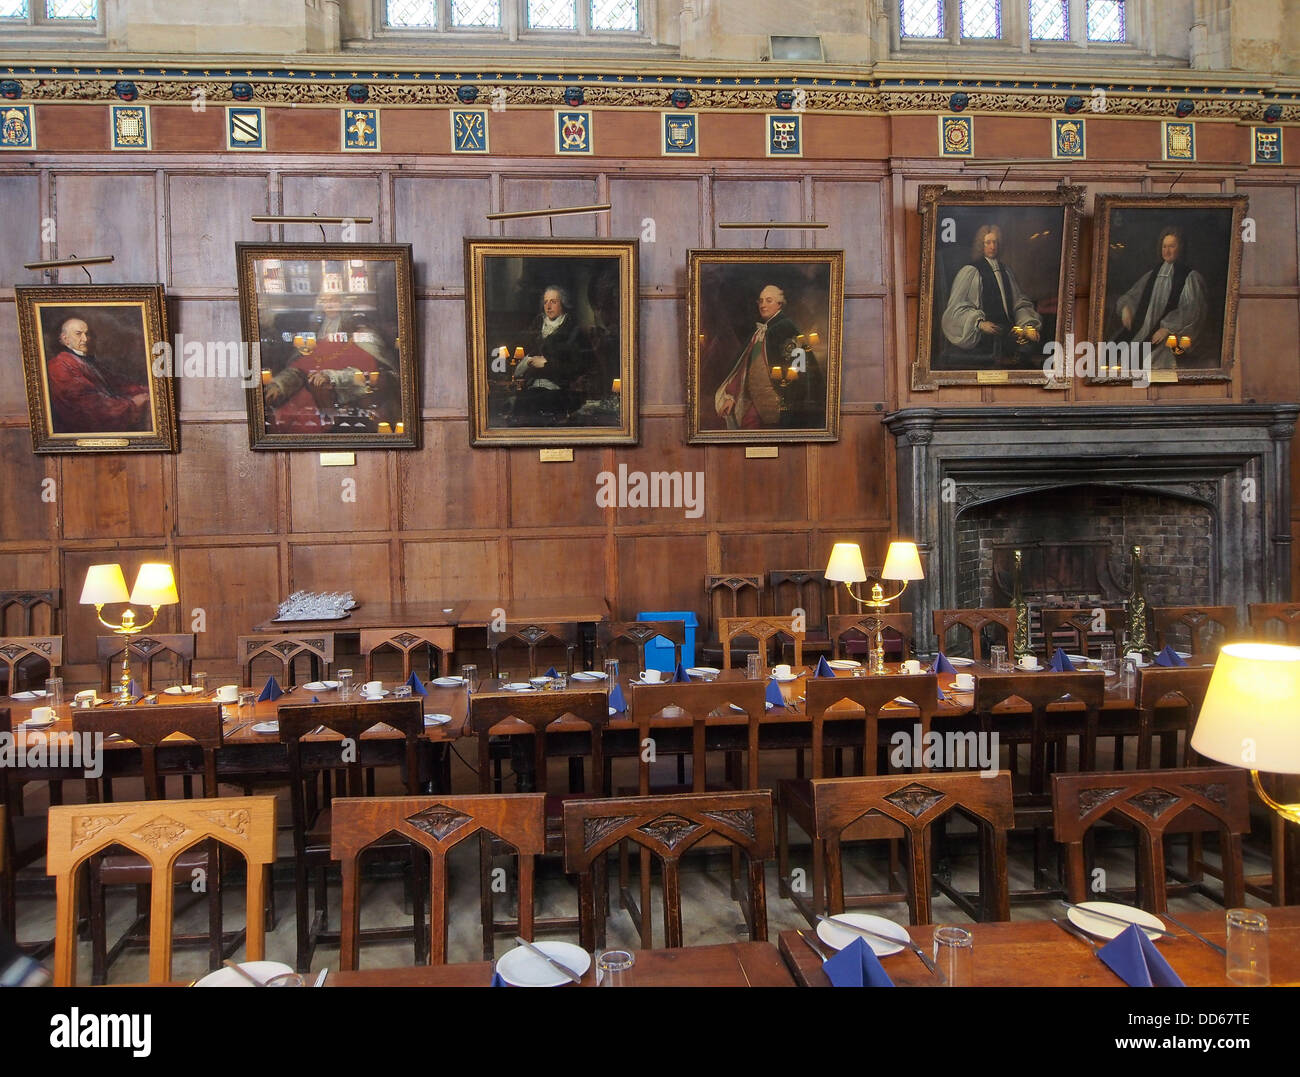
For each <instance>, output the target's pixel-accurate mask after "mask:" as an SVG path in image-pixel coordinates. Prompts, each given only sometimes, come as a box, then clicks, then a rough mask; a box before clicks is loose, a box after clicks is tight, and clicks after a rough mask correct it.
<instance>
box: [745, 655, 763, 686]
mask: <svg viewBox="0 0 1300 1077" xmlns="http://www.w3.org/2000/svg"><path fill="white" fill-rule="evenodd" d="M762 679H763V656H762V655H758V654H751V655H746V656H745V680H747V681H761V680H762Z"/></svg>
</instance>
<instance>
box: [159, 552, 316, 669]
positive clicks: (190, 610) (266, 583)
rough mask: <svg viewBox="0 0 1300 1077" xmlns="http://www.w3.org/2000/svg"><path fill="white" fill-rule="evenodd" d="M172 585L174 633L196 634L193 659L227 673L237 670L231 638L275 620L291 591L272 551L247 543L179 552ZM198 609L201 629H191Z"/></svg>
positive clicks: (278, 561)
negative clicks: (176, 601) (176, 599)
mask: <svg viewBox="0 0 1300 1077" xmlns="http://www.w3.org/2000/svg"><path fill="white" fill-rule="evenodd" d="M176 584H177V590H178V592H179V595H180V599H181V605H180V625H181V627H180V629H178V631H185V632H190V631H195V632H197V635H198V640H197V650H196V654H197V656H198V657H199V658H202V659H204V660H205V661H208V662H212V663H215V664H216V665H217V668H219V669H223V670H226V671H227V672H229V671H231V670H233V669H234V667H235V639H236V638H237V637H238V636H241V635H246V634H247V633H249V632H251V631H252V629H253V625H255V624H258V623H260V622H261V621H262V620H264V619H265V618H267V617H271V616H273V615H274V613H275V608H276V606H277V605H278V604H279V603H280V602H281V601H282V600H283V599H285V598H288V597H289V590H290V589H289V588H288V587H286V586H285V585H284V583H283V581H282V579H281V574H280V558H279V551H278V550H277V549H276V547H274V546H257V545H251V544H248V543H240V544H239V545H238V546H205V547H196V548H190V549H182V550H180V551H179V552H178V554H177V559H176ZM196 611H202V614H203V619H202V620H201V621H200V622H198V623H199V624H200V625H201V626H202V627H203V631H198V629H197V628H196V627H195V620H194V618H195V613H196ZM195 668H199V667H195Z"/></svg>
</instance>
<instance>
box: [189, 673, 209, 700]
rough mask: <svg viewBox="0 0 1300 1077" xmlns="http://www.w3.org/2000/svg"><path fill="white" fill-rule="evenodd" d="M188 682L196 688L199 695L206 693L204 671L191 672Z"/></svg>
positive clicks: (206, 678)
mask: <svg viewBox="0 0 1300 1077" xmlns="http://www.w3.org/2000/svg"><path fill="white" fill-rule="evenodd" d="M190 684H192V685H193V686H194V687H195V688H197V689H198V690H199V691H198V694H199V695H200V696H206V695H207V694H208V675H207V674H206V673H191V674H190Z"/></svg>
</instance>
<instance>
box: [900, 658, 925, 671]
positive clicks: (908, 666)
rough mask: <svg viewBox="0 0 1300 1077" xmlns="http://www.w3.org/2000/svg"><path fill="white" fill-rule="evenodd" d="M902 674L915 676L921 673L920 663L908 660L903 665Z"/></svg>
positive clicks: (911, 659)
mask: <svg viewBox="0 0 1300 1077" xmlns="http://www.w3.org/2000/svg"><path fill="white" fill-rule="evenodd" d="M903 672H904V673H907V674H916V673H920V672H921V663H920V661H918V660H917V659H915V658H909V659H908V660H907V661H906V662H904V663H903Z"/></svg>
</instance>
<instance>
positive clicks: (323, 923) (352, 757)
mask: <svg viewBox="0 0 1300 1077" xmlns="http://www.w3.org/2000/svg"><path fill="white" fill-rule="evenodd" d="M279 723H280V742H281V743H282V744H283V745H284V746H285V749H286V753H287V755H288V759H289V802H290V808H291V811H292V817H293V852H294V865H293V867H294V899H295V901H296V908H297V969H298V971H299V972H306V971H308V969H309V968H310V967H311V958H312V953H313V951H314V950H315V948H316V944H317V943H318V942H334V941H337V940H338V939H339V938H340V936H339V935H337V934H335V933H334V932H331V931H329V930H328V924H329V902H328V893H327V891H326V880H325V875H326V872H327V871H328V869H329V867H330V864H331V860H332V857H331V855H330V827H331V811H330V806H329V805H318V804H317V803H316V798H315V778H316V775H317V773H318V772H319V770H321V769H329V770H333V771H336V772H337V771H340V770H341V771H342V773H341V774H339V775H338V778H337V780H338V790H339V792H340V793H343V792H344V791H345V790H346V793H347V795H348V796H350V797H360V796H364V795H365V792H366V788H365V785H366V775H365V772H366V771H367V770H368V769H373V768H374V766H375V762H374V759H373V757H370V758H367V755H368V754H369V753H367V752H365V751H364V748H365V745H363V744H362V740H361V738H362V734H364V733H366V732H368V731H369V730H371V729H372V728H373V727H375V726H377V725H381V724H382V725H387V726H389V727H390V728H391V729H393V730H395V731H396V732H397V733H398V734H400V735H401V736H402V738H403V739H404V741H405V743H404V745H403V747H404V749H405V751H404V752H403V759H402V780H403V784H404V785H405V786H406V792H407V793H408V794H409V795H410V796H417V795H419V792H420V744H421V740H422V736H423V733H424V701H423V700H422V699H420V698H418V697H415V698H411V699H387V700H380V701H377V702H357V703H293V704H285V705H282V706H281V707H280V709H279ZM329 734H337V735H338V736H339V737H341V738H343V741H344V742H345V743H346V742H348V741H350V742H351V743H352V745H354V746H355V748H356V750H355V751H351V752H335V751H329V750H328V749H327V751H328V754H329V755H330V759H329V762H328V763H326V764H325V767H324V768H322V764H321V761H320V752H319V747H318V746H316V745H314V746H313V747H312V749H309V752H308V753H306V754H307V755H308V758H306V759H304V754H305V753H304V750H303V749H304V744H303V741H304V739H306V738H313V739H314V738H316V737H318V736H326V735H329ZM331 739H332V738H331ZM334 743H335V744H337V743H338V742H334ZM377 848H378V850H379V851H380V852H381V853H382V854H383V855H385V856H386V857H389V858H391V859H397V860H403V861H406V862H407V863H409V865H410V870H411V879H412V883H413V885H412V887H411V892H412V896H413V904H414V912H415V921H414V942H415V961H416V963H417V964H418V963H419V962H420V961H422V960H423V959H424V953H425V936H424V914H423V887H421V886H418V885H414V880H415V879H417V878H418V877H419V868H420V866H421V860H422V856H421V855H419V854H417V853H416V851H415V849H414V848H412V847H411V846H410V845H409V844H407V843H406V842H404V841H390V842H387V843H384V842H380V843H378V846H377ZM313 874H314V875H315V880H316V886H315V898H316V901H315V912H314V914H309V911H308V889H309V885H310V877H311V876H312V875H313ZM410 935H411V931H410V929H407V928H390V929H376V930H370V931H365V932H362V933H361V934H360V935H359V936H358V939H359V941H362V942H369V941H380V940H393V939H404V938H407V937H410Z"/></svg>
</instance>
